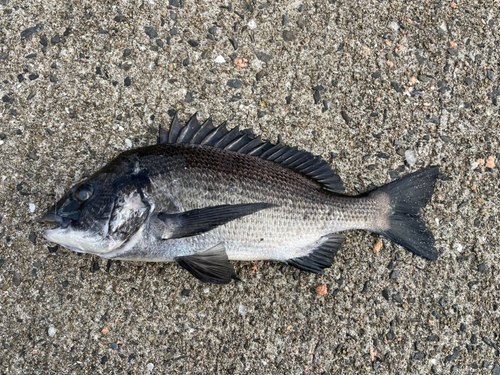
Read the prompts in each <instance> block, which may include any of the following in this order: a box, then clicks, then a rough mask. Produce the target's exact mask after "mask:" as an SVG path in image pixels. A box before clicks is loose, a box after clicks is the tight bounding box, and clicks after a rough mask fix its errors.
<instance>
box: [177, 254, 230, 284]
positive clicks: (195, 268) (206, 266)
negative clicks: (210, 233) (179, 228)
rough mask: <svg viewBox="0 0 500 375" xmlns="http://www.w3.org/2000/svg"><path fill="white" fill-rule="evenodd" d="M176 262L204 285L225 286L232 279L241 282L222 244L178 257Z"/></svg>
mask: <svg viewBox="0 0 500 375" xmlns="http://www.w3.org/2000/svg"><path fill="white" fill-rule="evenodd" d="M174 260H175V261H176V262H177V264H179V265H180V266H181V267H182V268H184V269H185V270H187V271H188V272H190V273H191V274H192V275H193V276H194V277H196V278H197V279H198V280H200V281H201V282H202V283H211V284H218V285H223V284H228V283H229V282H230V281H231V279H234V280H239V278H238V277H237V276H236V273H235V272H234V267H233V265H232V264H231V263H229V259H228V257H227V253H226V249H225V248H224V246H223V245H222V244H219V245H216V246H214V247H212V248H210V249H208V250H205V251H203V252H201V253H197V254H193V255H186V256H182V257H176V258H175V259H174Z"/></svg>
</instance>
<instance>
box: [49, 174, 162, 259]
mask: <svg viewBox="0 0 500 375" xmlns="http://www.w3.org/2000/svg"><path fill="white" fill-rule="evenodd" d="M125 170H126V171H127V172H128V173H123V172H124V168H109V166H107V167H105V168H103V169H102V170H101V171H99V172H97V173H96V174H94V175H93V176H92V177H90V178H88V179H86V180H84V181H82V182H80V183H78V184H76V185H75V186H73V187H72V188H71V189H69V190H68V191H67V192H66V194H64V196H63V197H62V198H61V199H60V200H59V201H58V202H57V203H56V204H55V205H54V206H53V207H51V208H50V209H49V210H48V211H47V212H46V213H45V215H43V217H42V220H43V221H45V222H46V223H49V224H57V227H56V228H53V229H48V230H46V231H45V232H44V237H45V239H47V240H48V241H51V242H55V243H57V244H60V245H62V246H64V247H66V248H68V249H70V250H73V251H76V252H81V253H90V254H96V255H102V256H105V255H106V254H107V253H111V252H113V251H117V250H119V249H121V248H123V247H124V246H126V245H127V244H130V241H132V240H133V239H137V237H138V236H137V235H138V233H139V232H141V231H142V229H143V228H144V225H145V224H146V222H147V221H148V218H149V215H150V212H151V211H152V204H151V203H150V202H149V201H148V193H147V191H148V188H149V186H150V181H149V179H148V177H147V175H145V174H144V173H139V172H138V171H137V169H135V171H134V169H132V170H130V168H128V169H127V168H125Z"/></svg>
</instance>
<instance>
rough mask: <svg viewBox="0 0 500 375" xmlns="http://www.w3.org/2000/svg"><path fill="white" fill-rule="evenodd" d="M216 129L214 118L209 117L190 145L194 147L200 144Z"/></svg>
mask: <svg viewBox="0 0 500 375" xmlns="http://www.w3.org/2000/svg"><path fill="white" fill-rule="evenodd" d="M214 129H215V127H214V124H213V122H212V117H209V118H208V119H206V120H205V122H204V123H203V124H202V125H201V127H200V130H198V132H197V133H196V134H195V135H194V136H193V138H192V139H191V142H190V143H191V144H194V145H197V144H200V143H201V141H202V140H203V139H204V138H205V137H206V136H207V135H208V133H210V132H211V131H212V130H214Z"/></svg>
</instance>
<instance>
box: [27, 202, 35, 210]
mask: <svg viewBox="0 0 500 375" xmlns="http://www.w3.org/2000/svg"><path fill="white" fill-rule="evenodd" d="M28 206H29V208H30V212H35V208H36V206H35V204H34V203H29V204H28Z"/></svg>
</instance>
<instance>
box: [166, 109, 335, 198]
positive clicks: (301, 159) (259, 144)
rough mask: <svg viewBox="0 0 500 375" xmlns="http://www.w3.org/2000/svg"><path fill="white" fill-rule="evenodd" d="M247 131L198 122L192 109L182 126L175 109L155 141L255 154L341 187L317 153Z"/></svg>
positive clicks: (330, 187)
mask: <svg viewBox="0 0 500 375" xmlns="http://www.w3.org/2000/svg"><path fill="white" fill-rule="evenodd" d="M251 134H253V132H252V131H251V130H239V127H238V126H236V127H235V128H233V129H231V130H228V129H227V127H226V122H223V123H222V124H220V125H219V126H218V127H217V128H216V127H214V125H213V123H212V118H211V117H210V118H208V119H207V120H206V121H205V122H204V123H203V124H202V125H200V124H199V123H198V119H197V117H196V113H195V114H194V115H193V116H192V117H191V119H190V120H189V121H188V123H187V124H186V125H184V126H182V125H181V124H180V122H179V118H178V117H177V113H176V114H175V115H174V118H173V119H172V124H171V126H170V131H169V132H167V131H165V130H163V129H162V128H161V127H160V130H159V137H158V143H190V144H199V145H205V146H211V147H215V148H220V149H225V150H228V151H233V152H238V153H240V154H247V155H251V156H257V157H259V158H262V159H265V160H269V161H272V162H274V163H278V164H281V165H283V166H284V167H287V168H290V169H292V170H294V171H295V172H298V173H300V174H303V175H305V176H307V177H309V178H310V179H312V180H314V181H316V182H317V183H319V184H320V185H321V186H322V188H323V189H325V190H328V191H331V192H334V193H342V192H343V191H344V183H343V182H342V180H341V179H340V177H339V176H338V175H337V174H335V173H334V172H333V171H332V169H331V167H330V165H329V164H328V163H327V162H325V161H324V160H323V159H321V158H320V157H318V156H314V155H313V154H311V153H310V152H307V151H302V150H299V149H297V147H290V146H285V145H283V144H281V143H280V144H277V145H275V144H272V143H271V142H265V141H262V140H261V138H260V136H258V137H256V138H255V137H253V136H252V135H251Z"/></svg>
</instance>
